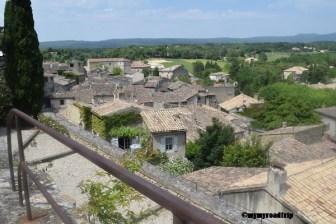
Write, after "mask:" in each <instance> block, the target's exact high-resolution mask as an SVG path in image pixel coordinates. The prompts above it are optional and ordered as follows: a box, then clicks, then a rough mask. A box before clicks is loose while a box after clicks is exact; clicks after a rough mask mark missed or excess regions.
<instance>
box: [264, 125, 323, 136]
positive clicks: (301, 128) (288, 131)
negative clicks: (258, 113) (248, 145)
mask: <svg viewBox="0 0 336 224" xmlns="http://www.w3.org/2000/svg"><path fill="white" fill-rule="evenodd" d="M319 126H320V125H305V126H292V127H283V128H277V129H274V130H271V131H266V132H263V133H261V134H260V135H282V134H294V133H297V132H301V131H304V130H309V129H311V128H314V127H319Z"/></svg>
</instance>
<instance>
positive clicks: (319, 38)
mask: <svg viewBox="0 0 336 224" xmlns="http://www.w3.org/2000/svg"><path fill="white" fill-rule="evenodd" d="M324 41H336V33H330V34H298V35H295V36H265V37H249V38H227V37H224V38H204V39H201V38H200V39H192V38H134V39H110V40H102V41H75V40H65V41H48V42H41V44H40V45H41V48H117V47H127V46H130V45H145V46H150V45H165V44H166V45H171V44H208V43H214V44H220V43H276V42H288V43H311V42H324Z"/></svg>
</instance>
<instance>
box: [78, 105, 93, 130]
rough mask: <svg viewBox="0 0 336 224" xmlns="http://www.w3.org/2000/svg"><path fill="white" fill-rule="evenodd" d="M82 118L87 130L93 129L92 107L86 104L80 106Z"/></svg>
mask: <svg viewBox="0 0 336 224" xmlns="http://www.w3.org/2000/svg"><path fill="white" fill-rule="evenodd" d="M79 109H80V118H81V120H82V122H83V124H84V128H85V129H86V130H91V129H92V115H91V108H90V107H86V106H81V107H80V108H79Z"/></svg>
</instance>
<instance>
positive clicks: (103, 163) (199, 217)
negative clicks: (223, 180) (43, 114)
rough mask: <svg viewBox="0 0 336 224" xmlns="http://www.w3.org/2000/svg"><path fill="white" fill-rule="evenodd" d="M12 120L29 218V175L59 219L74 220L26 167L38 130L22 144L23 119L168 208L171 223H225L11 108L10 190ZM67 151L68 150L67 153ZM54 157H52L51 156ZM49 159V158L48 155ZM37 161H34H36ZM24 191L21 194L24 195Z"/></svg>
mask: <svg viewBox="0 0 336 224" xmlns="http://www.w3.org/2000/svg"><path fill="white" fill-rule="evenodd" d="M13 119H15V126H16V131H17V139H18V150H19V159H20V162H19V167H18V191H19V199H20V204H21V205H23V198H24V201H25V206H26V212H27V217H28V219H29V220H32V218H33V217H32V211H31V205H30V196H29V186H28V178H29V179H30V180H32V181H33V182H34V183H35V185H36V186H37V188H38V189H39V190H40V191H41V193H42V194H43V195H44V197H45V198H46V199H47V201H48V203H49V204H50V205H51V206H52V208H53V209H54V211H55V212H56V214H57V215H58V216H59V217H60V218H61V219H62V221H63V222H64V223H66V224H70V223H71V224H72V223H75V221H74V219H72V218H71V217H70V216H69V214H68V213H67V212H66V211H65V210H64V209H63V208H62V207H60V206H59V205H58V204H57V203H56V201H55V200H54V199H53V197H52V196H51V194H50V193H48V191H47V188H46V187H45V186H44V185H43V184H42V183H40V182H39V180H38V178H37V177H36V176H35V175H34V173H33V172H32V171H31V170H30V169H29V167H28V165H29V164H28V163H26V161H25V154H24V149H25V148H26V147H27V146H28V145H29V142H31V141H32V140H33V139H34V138H35V137H36V136H37V134H38V133H34V134H33V135H32V136H30V137H29V138H28V140H27V141H26V142H25V143H23V140H22V129H21V126H20V121H21V120H23V121H25V122H26V123H28V124H30V125H32V126H34V127H35V128H37V129H38V130H39V131H43V132H44V133H46V134H48V135H49V136H51V137H53V138H54V139H56V140H58V141H59V142H61V143H63V144H64V145H66V146H67V147H69V148H70V149H71V150H73V152H74V153H78V154H79V155H81V156H83V157H85V158H86V159H88V160H89V161H91V162H92V163H94V164H96V165H97V166H98V167H100V168H102V169H103V170H105V171H106V172H108V173H109V174H112V175H113V176H114V177H116V178H118V179H119V180H121V181H123V182H124V183H126V184H128V185H129V186H131V187H133V188H134V189H135V190H137V191H138V192H140V193H141V194H143V195H145V196H146V197H148V198H150V199H151V200H153V201H154V202H156V203H158V204H159V205H161V206H162V207H164V208H166V209H168V210H170V211H171V212H172V213H173V222H174V224H184V223H188V224H189V223H193V224H220V223H221V224H223V223H224V222H223V221H221V220H220V219H218V218H217V217H215V216H214V215H212V214H210V213H208V212H206V211H204V210H202V209H200V208H198V207H196V206H194V205H192V204H190V203H188V202H186V201H184V200H182V199H181V198H179V197H177V196H175V195H174V194H172V193H170V192H168V191H167V190H164V189H162V188H160V187H158V186H156V185H154V184H152V183H150V182H148V181H146V180H145V179H143V178H141V177H139V176H137V175H135V174H133V173H131V172H130V171H128V170H127V169H125V168H123V167H121V166H119V165H118V164H116V163H114V162H113V161H111V160H109V159H107V158H105V157H103V156H101V155H99V154H98V153H96V152H95V151H92V150H90V149H89V148H87V147H86V146H84V145H81V144H79V143H78V142H76V141H74V140H72V139H70V138H68V137H67V136H65V135H62V134H60V133H58V132H57V131H55V130H54V129H52V128H49V127H47V126H45V125H43V124H41V123H40V122H39V121H37V120H35V119H33V118H32V117H30V116H28V115H27V114H25V113H23V112H21V111H19V110H17V109H12V110H11V111H10V113H9V115H8V118H7V144H8V161H9V168H10V177H11V186H12V189H13V191H15V190H16V184H15V176H14V166H13V155H12V141H11V127H12V123H13ZM68 154H69V153H68ZM68 154H67V153H65V154H64V155H59V156H56V158H60V157H61V156H65V155H68ZM54 157H55V156H54ZM51 159H52V157H51ZM42 161H48V158H45V159H43V160H42ZM35 162H36V161H35ZM23 193H24V197H23Z"/></svg>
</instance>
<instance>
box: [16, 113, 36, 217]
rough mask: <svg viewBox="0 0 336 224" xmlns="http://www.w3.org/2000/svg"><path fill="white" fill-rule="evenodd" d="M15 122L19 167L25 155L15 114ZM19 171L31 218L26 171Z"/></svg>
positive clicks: (23, 161)
mask: <svg viewBox="0 0 336 224" xmlns="http://www.w3.org/2000/svg"><path fill="white" fill-rule="evenodd" d="M15 124H16V132H17V139H18V148H19V157H20V167H21V168H22V166H23V164H24V163H25V156H24V152H23V141H22V132H21V126H20V120H19V118H18V117H17V116H15ZM21 172H22V181H23V188H24V197H25V205H26V211H27V217H28V219H29V220H32V219H33V216H32V211H31V207H30V197H29V186H28V179H27V173H26V171H25V170H24V169H21Z"/></svg>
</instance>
